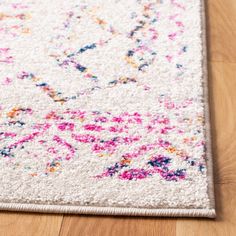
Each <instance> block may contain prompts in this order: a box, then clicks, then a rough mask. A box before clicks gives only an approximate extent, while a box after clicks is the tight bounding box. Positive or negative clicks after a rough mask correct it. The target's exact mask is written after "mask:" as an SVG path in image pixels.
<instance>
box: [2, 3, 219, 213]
mask: <svg viewBox="0 0 236 236" xmlns="http://www.w3.org/2000/svg"><path fill="white" fill-rule="evenodd" d="M202 12H203V4H202V3H201V1H200V0H129V1H127V0H107V1H104V0H83V1H82V0H81V1H77V0H68V1H63V0H50V1H48V0H37V1H33V0H23V1H15V0H3V1H1V2H0V71H1V74H0V181H1V184H0V202H1V203H0V208H1V209H5V210H26V211H43V212H71V213H93V214H127V215H156V216H158V215H159V216H165V215H168V216H206V217H214V215H215V211H214V199H213V189H212V173H211V172H212V171H211V168H212V167H211V165H212V164H211V154H210V138H209V127H208V126H209V123H208V104H207V103H208V101H207V77H206V69H205V62H204V61H205V48H204V45H205V43H204V19H203V17H202Z"/></svg>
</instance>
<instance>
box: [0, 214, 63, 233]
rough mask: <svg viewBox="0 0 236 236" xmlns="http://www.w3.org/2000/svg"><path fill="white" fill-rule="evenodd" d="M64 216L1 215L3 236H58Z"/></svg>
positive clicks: (0, 228)
mask: <svg viewBox="0 0 236 236" xmlns="http://www.w3.org/2000/svg"><path fill="white" fill-rule="evenodd" d="M62 218H63V216H62V215H51V214H33V213H28V214H27V213H10V212H8V213H0V235H1V236H57V235H59V232H60V227H61V223H62Z"/></svg>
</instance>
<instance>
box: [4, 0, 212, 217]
mask: <svg viewBox="0 0 236 236" xmlns="http://www.w3.org/2000/svg"><path fill="white" fill-rule="evenodd" d="M200 4H201V8H200V11H201V12H200V14H201V21H202V22H201V23H202V32H201V33H202V54H203V59H202V63H203V66H202V68H203V71H202V74H203V75H202V76H203V89H204V110H205V111H204V115H205V136H206V146H207V152H206V155H207V180H208V195H209V198H210V208H209V209H196V208H195V209H173V208H169V209H151V208H150V209H149V208H128V207H91V206H68V205H43V204H31V203H29V204H27V203H24V204H22V203H0V210H3V211H24V212H27V211H28V212H41V213H70V214H93V215H126V216H166V217H208V218H215V217H216V212H215V197H214V182H213V161H212V152H211V150H212V149H211V133H210V112H209V92H208V70H207V45H206V20H205V17H206V16H205V15H206V13H205V0H201V1H200Z"/></svg>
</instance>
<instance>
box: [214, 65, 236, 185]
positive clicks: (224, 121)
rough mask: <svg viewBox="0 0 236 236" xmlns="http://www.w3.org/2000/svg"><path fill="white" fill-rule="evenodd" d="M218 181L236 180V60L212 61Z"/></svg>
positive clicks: (216, 175) (215, 159)
mask: <svg viewBox="0 0 236 236" xmlns="http://www.w3.org/2000/svg"><path fill="white" fill-rule="evenodd" d="M210 68H211V69H210V85H211V86H210V93H211V98H212V99H211V102H210V107H211V118H212V122H211V124H212V141H213V154H214V164H215V168H214V169H215V182H216V183H236V171H235V170H236V152H235V150H236V92H235V90H236V79H235V75H236V63H235V64H234V63H225V62H212V63H210Z"/></svg>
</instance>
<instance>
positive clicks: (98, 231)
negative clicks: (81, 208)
mask: <svg viewBox="0 0 236 236" xmlns="http://www.w3.org/2000/svg"><path fill="white" fill-rule="evenodd" d="M175 222H176V220H175V219H164V218H162V219H160V218H141V217H136V218H135V217H108V216H107V217H105V216H65V217H64V220H63V224H62V229H61V233H60V236H67V235H70V236H80V235H81V236H120V235H123V236H128V235H129V236H133V235H137V236H174V235H175V224H176V223H175Z"/></svg>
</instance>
